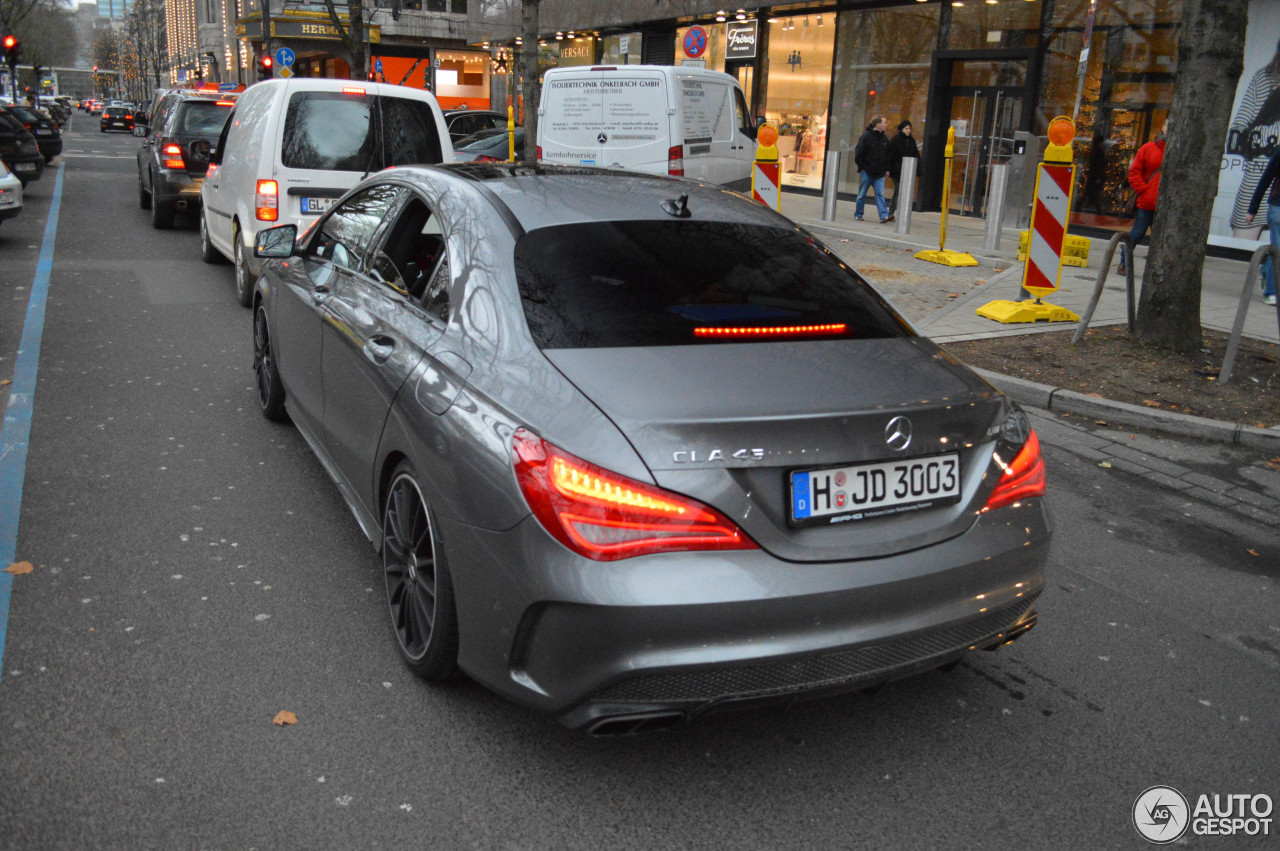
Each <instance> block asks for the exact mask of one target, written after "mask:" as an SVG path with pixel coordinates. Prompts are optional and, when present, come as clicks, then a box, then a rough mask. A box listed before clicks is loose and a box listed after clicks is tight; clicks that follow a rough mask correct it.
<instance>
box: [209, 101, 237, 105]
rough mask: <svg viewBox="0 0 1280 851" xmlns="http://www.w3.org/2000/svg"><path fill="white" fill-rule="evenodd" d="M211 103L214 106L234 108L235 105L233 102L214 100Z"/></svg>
mask: <svg viewBox="0 0 1280 851" xmlns="http://www.w3.org/2000/svg"><path fill="white" fill-rule="evenodd" d="M213 103H214V106H235V105H236V102H235V101H233V100H215V101H214V102H213Z"/></svg>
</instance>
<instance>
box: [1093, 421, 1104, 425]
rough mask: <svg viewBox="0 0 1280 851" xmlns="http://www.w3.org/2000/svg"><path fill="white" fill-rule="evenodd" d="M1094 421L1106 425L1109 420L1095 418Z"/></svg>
mask: <svg viewBox="0 0 1280 851" xmlns="http://www.w3.org/2000/svg"><path fill="white" fill-rule="evenodd" d="M1094 423H1096V424H1097V425H1106V424H1107V421H1106V420H1094Z"/></svg>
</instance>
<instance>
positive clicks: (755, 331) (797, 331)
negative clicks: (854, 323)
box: [693, 322, 849, 340]
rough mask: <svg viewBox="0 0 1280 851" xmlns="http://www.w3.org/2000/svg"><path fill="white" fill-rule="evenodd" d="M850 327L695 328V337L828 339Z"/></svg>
mask: <svg viewBox="0 0 1280 851" xmlns="http://www.w3.org/2000/svg"><path fill="white" fill-rule="evenodd" d="M848 327H849V326H847V325H845V324H844V323H843V322H835V323H832V324H830V325H774V326H765V327H759V328H752V327H744V328H694V329H693V336H695V337H736V338H740V339H753V340H754V339H759V338H761V337H780V338H787V337H828V336H834V335H838V334H843V333H844V332H845V329H846V328H848Z"/></svg>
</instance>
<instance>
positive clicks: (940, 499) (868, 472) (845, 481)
mask: <svg viewBox="0 0 1280 851" xmlns="http://www.w3.org/2000/svg"><path fill="white" fill-rule="evenodd" d="M959 499H960V456H959V455H958V454H956V453H954V452H952V453H950V454H947V455H930V456H928V457H924V458H904V459H902V460H901V461H878V462H874V463H871V464H857V465H854V466H851V467H828V468H827V469H824V470H798V471H796V472H794V473H792V474H791V520H792V522H793V523H794V524H795V525H798V526H808V525H822V524H827V523H844V522H847V521H850V520H869V519H871V518H873V517H884V516H886V515H889V514H897V513H899V512H903V511H921V510H923V509H926V508H934V507H937V506H940V505H950V504H951V503H954V502H958V501H959Z"/></svg>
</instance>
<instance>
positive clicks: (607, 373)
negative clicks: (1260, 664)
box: [253, 164, 1051, 735]
mask: <svg viewBox="0 0 1280 851" xmlns="http://www.w3.org/2000/svg"><path fill="white" fill-rule="evenodd" d="M255 252H256V253H257V254H258V256H259V257H263V258H271V259H269V262H266V263H265V264H264V271H263V274H262V276H261V277H260V278H259V280H258V281H257V284H256V289H255V292H254V304H253V307H254V322H253V345H254V367H255V370H256V373H257V388H258V393H259V397H260V402H261V406H262V411H263V413H264V414H265V415H266V416H267V417H269V418H271V419H278V420H285V419H291V420H292V421H293V423H294V424H295V425H296V426H297V428H298V429H299V430H300V431H301V432H302V434H303V435H304V436H305V438H306V440H307V442H308V443H309V444H310V446H311V447H312V449H313V450H314V451H315V453H316V455H317V456H319V458H320V460H321V462H322V463H323V465H324V466H325V468H326V469H327V470H328V472H329V474H330V475H331V476H332V477H333V479H334V480H335V481H336V483H337V485H338V487H339V488H340V490H341V492H342V494H343V495H344V497H345V498H346V500H347V502H348V504H349V505H350V507H351V510H352V511H353V513H354V514H355V515H356V518H357V520H358V521H359V523H360V525H361V526H362V527H363V529H364V531H365V533H366V534H367V535H368V536H369V538H370V539H371V540H372V541H373V543H374V546H375V547H376V549H377V551H378V552H379V553H380V554H381V559H382V565H383V568H384V573H385V578H386V584H385V587H386V600H387V609H388V613H389V616H390V617H389V619H390V624H391V631H392V634H393V636H394V638H395V641H396V643H397V645H398V647H399V650H400V653H401V654H402V656H403V658H404V660H405V662H406V663H407V664H408V666H409V667H410V668H411V669H412V670H413V671H415V672H416V673H417V674H419V675H420V676H422V677H425V678H427V679H430V680H443V679H447V678H449V677H451V676H453V675H455V673H456V672H457V671H459V670H460V671H462V672H465V673H466V674H467V675H469V676H470V677H472V678H474V679H475V680H477V681H479V682H480V683H482V684H484V685H485V686H487V687H488V688H490V689H493V690H494V691H496V692H498V693H500V694H503V695H505V696H507V697H509V698H511V699H513V700H516V701H519V702H520V703H523V704H526V705H528V706H531V707H536V708H538V709H541V710H544V711H547V712H550V713H552V714H554V715H555V716H556V717H558V718H559V719H560V720H561V721H562V722H563V723H565V724H567V725H569V726H571V727H574V728H582V729H585V730H587V731H589V732H591V733H593V734H598V735H606V734H617V733H630V732H637V731H641V730H650V729H658V728H662V727H669V726H673V725H675V724H679V723H682V722H684V721H686V720H689V719H692V718H695V717H698V716H699V715H702V714H704V713H707V712H714V711H720V710H723V709H728V708H738V707H742V706H746V705H751V704H763V703H769V702H779V701H791V700H795V699H797V698H800V697H810V696H815V695H820V694H828V693H834V692H839V691H846V690H851V689H864V688H869V687H873V686H876V685H879V684H881V683H883V682H885V681H887V680H891V679H895V678H898V677H901V676H904V675H907V674H910V673H914V672H918V671H923V670H927V669H931V668H935V667H941V666H946V665H949V664H951V663H954V662H956V661H957V660H958V659H959V658H960V657H961V656H962V655H963V654H964V653H966V652H968V651H970V650H975V649H993V648H995V647H997V646H999V645H1001V644H1004V643H1007V642H1009V641H1011V640H1013V639H1014V638H1017V637H1019V636H1021V635H1022V634H1023V633H1025V632H1026V631H1027V630H1028V629H1029V628H1030V627H1031V626H1032V625H1033V624H1034V623H1035V619H1036V610H1035V601H1036V597H1037V595H1039V593H1040V591H1041V589H1042V588H1043V585H1044V563H1045V560H1046V556H1047V552H1048V548H1049V541H1050V532H1051V521H1050V517H1049V511H1048V507H1047V505H1046V502H1045V498H1044V493H1045V469H1044V462H1043V460H1042V457H1041V453H1040V445H1039V441H1038V440H1037V438H1036V435H1035V433H1034V432H1033V431H1032V430H1031V428H1030V425H1029V422H1028V419H1027V416H1026V415H1025V414H1024V413H1023V412H1022V411H1021V410H1020V409H1019V408H1018V407H1017V405H1015V404H1014V403H1013V402H1012V401H1010V400H1009V399H1007V398H1006V397H1004V396H1003V395H1002V394H1001V393H1000V392H999V391H997V390H996V389H994V388H993V387H992V386H991V385H990V384H988V383H987V382H985V381H984V380H982V379H981V378H979V377H978V376H977V375H975V374H974V373H973V372H971V371H970V370H968V369H967V368H966V367H964V366H963V365H961V364H960V363H957V362H956V361H955V360H954V359H952V358H951V357H950V356H949V355H947V354H946V353H945V352H943V351H941V350H940V349H939V348H938V347H937V346H936V345H934V344H933V343H931V342H930V341H929V340H927V339H925V338H923V337H921V336H919V335H917V334H916V333H915V332H914V330H913V329H912V327H911V325H910V324H909V323H908V322H907V321H906V320H904V319H903V318H902V317H901V316H900V315H899V314H898V313H897V312H896V311H895V310H894V309H893V307H892V306H891V305H890V304H889V303H888V302H886V301H885V300H884V299H883V298H882V297H881V296H880V295H879V294H878V293H877V292H876V291H875V290H874V289H873V288H872V287H871V286H870V285H869V284H868V283H867V282H866V281H865V280H864V279H863V278H862V277H861V276H859V275H858V273H857V272H856V271H854V270H853V269H851V268H849V267H848V266H846V265H845V264H844V263H843V262H841V260H840V259H839V258H837V257H836V256H835V255H833V254H832V253H830V252H829V251H828V250H827V249H825V248H824V247H823V246H822V245H821V244H820V243H819V242H818V241H817V240H816V239H814V238H813V237H812V236H811V235H809V234H808V233H806V232H805V231H804V230H802V229H800V228H799V227H797V226H796V225H795V224H794V223H792V222H791V221H789V220H788V219H786V218H784V217H782V216H780V215H778V214H777V213H775V212H773V211H771V210H769V209H767V208H765V207H763V206H761V205H759V204H756V203H753V202H751V201H749V200H747V199H746V198H743V197H742V196H739V195H736V194H733V193H730V192H726V191H724V190H723V189H721V188H719V187H713V186H710V185H706V184H701V183H697V182H693V181H686V180H681V179H675V178H667V177H656V176H647V175H636V174H627V173H621V172H609V171H604V170H595V169H568V168H566V169H561V168H552V167H536V166H521V165H507V164H501V165H478V164H455V165H447V166H426V167H410V168H396V169H390V170H387V171H384V172H381V173H380V174H378V175H376V176H373V177H370V178H368V179H366V180H365V181H364V182H362V183H361V184H360V185H358V186H357V187H356V188H355V189H353V190H352V191H351V192H349V193H348V194H347V195H346V196H345V197H344V198H343V199H342V200H341V201H340V202H339V203H337V204H336V205H335V206H334V207H333V209H331V210H330V211H328V212H327V213H326V214H325V215H324V216H322V217H320V218H319V219H318V220H317V221H316V222H315V223H314V224H312V225H311V226H310V227H309V228H307V229H306V231H305V233H303V234H302V235H301V236H299V235H298V233H297V230H296V228H295V227H294V226H292V225H285V226H282V227H278V228H273V229H271V230H267V231H263V232H261V233H260V234H259V235H258V242H257V244H256V247H255Z"/></svg>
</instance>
